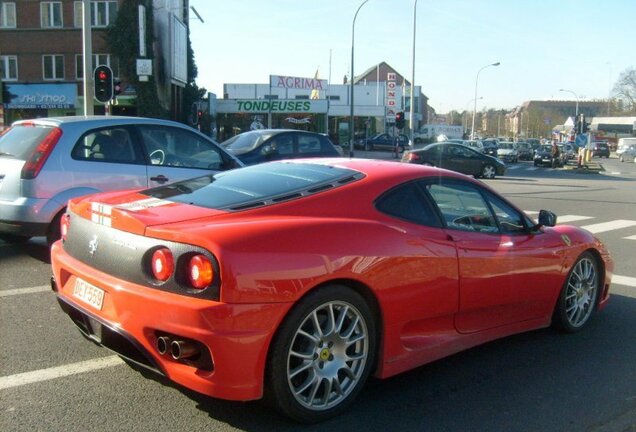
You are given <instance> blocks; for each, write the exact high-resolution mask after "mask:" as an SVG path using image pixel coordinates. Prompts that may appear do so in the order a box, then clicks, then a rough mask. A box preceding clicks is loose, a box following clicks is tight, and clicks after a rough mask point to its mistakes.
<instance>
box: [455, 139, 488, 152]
mask: <svg viewBox="0 0 636 432" xmlns="http://www.w3.org/2000/svg"><path fill="white" fill-rule="evenodd" d="M461 144H463V145H465V146H468V147H470V148H472V149H473V150H477V151H478V152H480V153H485V148H484V143H483V142H482V141H481V140H462V142H461Z"/></svg>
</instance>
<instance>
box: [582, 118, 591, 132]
mask: <svg viewBox="0 0 636 432" xmlns="http://www.w3.org/2000/svg"><path fill="white" fill-rule="evenodd" d="M582 127H583V133H588V132H589V131H590V124H589V123H588V122H586V121H585V118H583V125H582Z"/></svg>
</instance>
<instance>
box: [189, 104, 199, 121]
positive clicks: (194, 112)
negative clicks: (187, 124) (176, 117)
mask: <svg viewBox="0 0 636 432" xmlns="http://www.w3.org/2000/svg"><path fill="white" fill-rule="evenodd" d="M190 116H192V125H193V126H196V125H198V124H199V118H200V117H199V104H197V103H196V102H193V103H192V106H191V107H190Z"/></svg>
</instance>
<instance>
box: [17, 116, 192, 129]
mask: <svg viewBox="0 0 636 432" xmlns="http://www.w3.org/2000/svg"><path fill="white" fill-rule="evenodd" d="M25 123H26V124H42V125H49V126H63V125H64V124H69V125H70V124H78V123H88V124H90V125H91V126H99V125H109V124H112V123H115V124H139V123H145V124H161V125H171V126H178V127H185V128H189V129H193V128H190V127H189V126H187V125H184V124H183V123H178V122H175V121H172V120H164V119H156V118H148V117H129V116H98V115H94V116H66V117H41V118H36V119H29V120H18V121H16V122H14V123H13V125H20V124H25ZM193 130H194V129H193Z"/></svg>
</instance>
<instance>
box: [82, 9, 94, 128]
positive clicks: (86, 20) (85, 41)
mask: <svg viewBox="0 0 636 432" xmlns="http://www.w3.org/2000/svg"><path fill="white" fill-rule="evenodd" d="M82 56H83V59H82V60H83V66H84V76H83V77H84V115H85V116H90V115H93V114H94V112H95V110H94V103H93V65H92V59H93V48H92V37H91V2H90V0H83V1H82Z"/></svg>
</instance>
